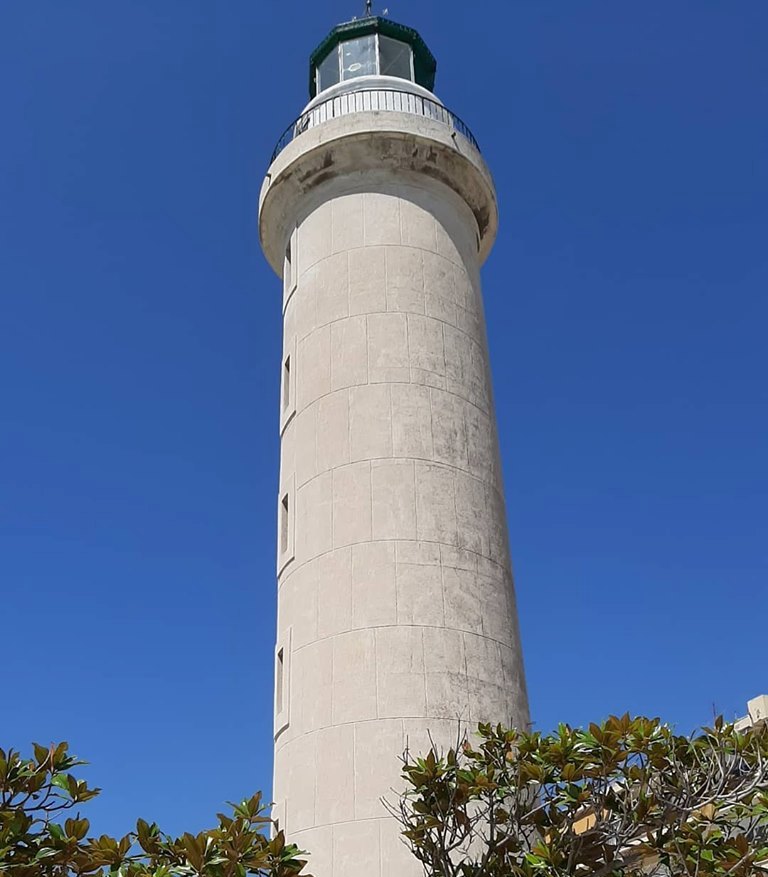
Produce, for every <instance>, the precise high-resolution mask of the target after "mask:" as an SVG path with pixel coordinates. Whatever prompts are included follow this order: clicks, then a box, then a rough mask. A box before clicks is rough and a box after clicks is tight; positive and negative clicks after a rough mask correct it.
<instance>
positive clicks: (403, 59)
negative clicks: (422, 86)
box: [379, 36, 413, 80]
mask: <svg viewBox="0 0 768 877" xmlns="http://www.w3.org/2000/svg"><path fill="white" fill-rule="evenodd" d="M379 55H380V57H379V68H380V69H379V72H380V73H381V75H382V76H398V77H400V79H411V80H412V79H413V73H412V72H411V47H410V46H409V45H408V43H401V42H400V40H393V39H392V38H391V37H385V36H379Z"/></svg>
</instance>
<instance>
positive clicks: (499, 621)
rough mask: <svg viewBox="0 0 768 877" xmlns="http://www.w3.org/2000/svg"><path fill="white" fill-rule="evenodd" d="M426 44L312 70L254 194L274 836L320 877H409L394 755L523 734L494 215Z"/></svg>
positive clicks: (319, 63) (374, 33)
mask: <svg viewBox="0 0 768 877" xmlns="http://www.w3.org/2000/svg"><path fill="white" fill-rule="evenodd" d="M435 66H436V65H435V60H434V58H433V57H432V54H431V53H430V51H429V49H428V48H427V46H426V45H425V44H424V42H423V40H422V39H421V37H420V36H419V35H418V34H417V33H416V32H415V31H414V30H411V29H410V28H407V27H403V26H402V25H399V24H395V23H394V22H392V21H389V20H386V19H383V18H377V17H366V18H363V19H361V20H358V21H352V22H349V23H347V24H343V25H340V26H339V27H337V28H335V29H334V30H333V31H332V32H331V33H330V34H329V36H328V37H327V38H326V39H325V40H324V41H323V42H322V43H321V45H320V46H319V47H318V49H317V50H316V51H315V52H314V53H313V55H312V58H311V63H310V68H311V76H310V96H311V101H310V103H309V104H308V106H307V108H306V109H305V111H304V112H303V113H302V115H301V116H300V118H299V119H298V120H297V122H296V123H295V124H294V125H292V126H291V127H290V128H289V130H288V131H287V132H286V133H285V134H284V135H283V137H282V138H281V140H280V142H279V143H278V147H277V149H276V150H275V154H274V155H273V157H272V162H271V165H270V167H269V171H268V173H267V176H266V179H265V181H264V185H263V188H262V192H261V199H260V217H259V219H260V235H261V244H262V247H263V249H264V253H265V254H266V257H267V259H268V260H269V262H270V264H271V265H272V267H273V268H274V270H275V271H276V272H277V273H278V274H279V275H281V276H282V278H283V329H284V334H283V360H282V365H281V370H282V389H281V394H280V406H281V407H280V435H281V439H282V441H281V459H280V490H279V497H278V504H277V508H278V546H277V547H278V557H277V578H278V624H277V647H276V653H275V660H276V670H275V689H276V690H275V776H274V792H273V797H274V800H275V802H276V803H275V811H274V815H275V817H276V818H277V819H278V820H279V823H280V827H281V828H284V829H285V830H286V833H287V835H288V837H289V838H290V839H291V840H292V841H294V842H296V843H298V844H299V845H300V846H301V847H303V848H304V849H307V850H309V851H310V852H311V853H312V858H311V864H310V870H311V871H312V872H313V873H314V874H315V875H316V877H352V875H360V874H365V875H366V877H374V875H380V877H390V875H391V877H394V875H398V877H399V875H408V874H419V873H421V870H420V867H419V866H418V864H417V863H416V862H415V860H413V859H412V858H411V857H410V855H409V853H408V852H407V850H406V849H405V848H404V847H403V845H402V843H401V841H400V838H399V835H398V831H397V825H396V824H395V823H394V821H393V820H392V819H391V818H389V817H388V815H387V813H386V811H385V809H384V808H383V806H382V804H381V798H382V796H391V793H390V789H391V788H393V787H396V786H397V785H398V774H399V761H398V756H399V755H400V753H402V751H403V749H404V748H405V747H406V745H408V746H410V748H411V749H412V750H418V749H423V748H426V747H427V745H428V738H427V735H428V733H431V734H432V736H433V737H434V738H435V739H436V740H437V741H438V742H444V743H450V742H452V741H455V739H456V733H457V720H458V721H461V722H462V723H465V725H466V724H467V723H470V724H471V723H473V722H477V721H480V720H482V721H502V722H511V723H513V724H525V723H526V722H527V720H528V706H527V698H526V690H525V678H524V674H523V663H522V655H521V650H520V641H519V636H518V625H517V613H516V609H515V599H514V591H513V585H512V573H511V567H510V559H509V549H508V537H507V526H506V518H505V508H504V496H503V485H502V477H501V469H500V465H499V454H498V441H497V435H496V421H495V416H494V410H493V399H492V393H491V383H490V377H489V365H488V351H487V342H486V331H485V318H484V315H483V301H482V295H481V290H480V275H479V268H480V265H481V264H482V262H483V261H484V259H485V257H486V256H487V254H488V252H489V250H490V248H491V246H492V244H493V240H494V237H495V234H496V226H497V207H496V195H495V191H494V187H493V182H492V180H491V176H490V174H489V172H488V169H487V168H486V165H485V163H484V161H483V159H482V157H481V155H480V152H479V149H478V147H477V144H476V143H475V141H474V138H473V137H472V135H471V133H470V132H469V130H468V129H467V128H466V126H465V125H463V123H462V122H461V121H460V120H459V119H458V118H457V117H456V116H455V115H454V114H453V113H451V112H450V111H449V110H448V109H446V107H445V106H444V105H443V104H442V103H441V102H440V101H439V100H438V99H437V98H436V97H435V95H434V94H433V93H432V91H431V89H432V87H433V85H434V75H435Z"/></svg>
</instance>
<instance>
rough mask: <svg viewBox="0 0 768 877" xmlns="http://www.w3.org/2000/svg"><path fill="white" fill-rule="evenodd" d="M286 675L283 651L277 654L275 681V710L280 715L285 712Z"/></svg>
mask: <svg viewBox="0 0 768 877" xmlns="http://www.w3.org/2000/svg"><path fill="white" fill-rule="evenodd" d="M284 674H285V661H284V660H283V650H282V649H280V651H279V652H278V653H277V673H276V679H275V710H276V712H277V714H278V715H280V713H281V712H282V711H283V677H284Z"/></svg>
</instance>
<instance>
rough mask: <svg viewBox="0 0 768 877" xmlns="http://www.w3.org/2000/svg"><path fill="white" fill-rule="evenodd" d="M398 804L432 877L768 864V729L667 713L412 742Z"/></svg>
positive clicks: (734, 868)
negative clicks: (417, 745) (450, 743)
mask: <svg viewBox="0 0 768 877" xmlns="http://www.w3.org/2000/svg"><path fill="white" fill-rule="evenodd" d="M403 775H404V778H405V782H406V787H407V788H406V791H405V794H404V795H403V797H402V798H401V799H400V800H399V802H398V803H397V804H396V805H394V806H391V807H390V809H391V810H392V812H393V813H394V814H395V816H396V817H397V818H398V819H399V820H400V822H401V823H402V828H403V834H404V836H405V838H406V839H407V842H408V843H409V845H410V847H411V849H412V851H413V853H414V854H415V855H416V857H417V858H418V859H419V860H420V861H421V862H422V863H423V865H424V868H425V872H426V874H427V875H428V877H566V875H591V877H605V875H611V877H639V875H672V877H676V875H690V877H700V875H701V877H704V875H717V877H724V875H732V877H747V875H756V874H768V792H767V789H768V726H766V725H765V724H763V725H761V726H756V727H754V728H751V729H748V730H746V731H744V732H738V731H737V730H736V729H735V728H734V726H733V725H727V724H725V723H723V721H722V719H718V720H717V721H715V723H714V726H713V727H711V728H703V729H701V730H700V731H698V732H697V733H695V734H693V735H691V736H688V737H686V736H679V735H676V734H675V733H673V731H672V730H671V729H670V727H669V726H667V725H665V724H663V723H662V722H660V721H659V720H658V719H647V718H630V717H629V716H628V715H625V716H623V717H621V718H617V717H612V718H610V719H608V720H607V721H606V722H604V723H603V724H601V725H596V724H593V725H590V726H589V728H588V729H587V730H579V729H574V728H571V727H569V726H568V725H561V726H560V727H559V729H558V731H557V733H554V734H550V735H542V734H540V733H521V732H518V731H515V730H508V729H505V728H502V727H501V726H498V727H492V726H490V725H481V726H480V727H479V729H478V737H477V738H476V739H475V742H473V743H471V742H469V740H467V739H466V738H465V739H464V740H463V742H460V745H458V746H456V747H455V748H453V749H451V750H449V751H447V752H441V751H440V750H438V749H437V747H435V746H433V748H432V750H431V751H430V752H429V753H427V754H426V756H425V757H419V758H414V757H412V756H411V755H410V754H409V753H408V752H406V754H405V756H404V759H403Z"/></svg>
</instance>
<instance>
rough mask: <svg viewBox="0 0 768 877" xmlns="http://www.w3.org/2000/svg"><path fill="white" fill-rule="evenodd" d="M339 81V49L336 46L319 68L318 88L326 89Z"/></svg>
mask: <svg viewBox="0 0 768 877" xmlns="http://www.w3.org/2000/svg"><path fill="white" fill-rule="evenodd" d="M338 81H339V49H338V47H334V49H333V50H332V51H331V53H330V55H328V56H327V57H326V58H324V59H323V60H322V61H321V62H320V65H319V67H318V68H317V90H318V91H325V89H326V88H330V87H331V86H332V85H336V83H337V82H338Z"/></svg>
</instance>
